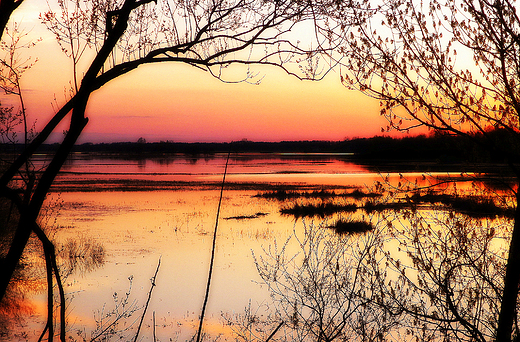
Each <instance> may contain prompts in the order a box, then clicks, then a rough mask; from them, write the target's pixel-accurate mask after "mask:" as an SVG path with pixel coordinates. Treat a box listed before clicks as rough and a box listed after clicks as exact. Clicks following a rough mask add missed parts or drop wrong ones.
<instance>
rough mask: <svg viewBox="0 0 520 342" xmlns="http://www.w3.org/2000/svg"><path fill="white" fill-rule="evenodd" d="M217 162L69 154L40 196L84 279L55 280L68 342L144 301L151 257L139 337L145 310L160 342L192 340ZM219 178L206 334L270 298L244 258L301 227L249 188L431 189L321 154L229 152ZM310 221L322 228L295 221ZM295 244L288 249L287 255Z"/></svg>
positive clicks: (39, 300) (41, 301)
mask: <svg viewBox="0 0 520 342" xmlns="http://www.w3.org/2000/svg"><path fill="white" fill-rule="evenodd" d="M225 157H226V156H224V155H215V156H212V157H211V158H205V159H193V158H191V159H190V158H185V157H181V156H178V157H175V158H162V159H154V160H148V159H139V160H124V159H118V158H112V159H108V158H98V157H96V158H92V157H91V156H85V155H77V156H74V158H73V159H71V160H70V161H69V162H68V164H67V165H66V166H65V168H64V173H63V174H62V175H60V176H59V178H58V180H57V183H56V184H57V186H56V187H55V188H54V189H55V190H60V191H63V192H62V193H58V192H54V193H51V195H50V196H49V198H48V201H54V200H56V199H57V198H59V199H60V201H62V202H63V206H62V208H61V210H60V212H59V215H58V216H56V220H57V224H58V225H59V226H60V227H61V228H60V229H59V231H58V232H57V233H56V237H55V240H56V242H57V243H58V244H59V245H61V246H63V249H62V254H61V255H62V257H63V259H62V264H63V266H62V267H64V269H65V268H67V269H72V268H76V269H78V268H81V269H82V270H83V271H84V272H77V273H74V272H66V273H68V274H69V276H68V277H67V279H66V282H65V285H66V292H67V293H68V296H69V297H68V299H69V300H70V304H69V307H68V315H69V316H68V324H69V326H70V328H71V331H80V332H81V334H80V335H79V337H78V338H80V339H81V338H86V339H89V338H91V337H92V336H91V332H93V331H95V330H96V327H97V326H99V322H100V320H103V319H110V317H108V316H107V314H108V313H110V312H113V310H118V308H120V309H121V301H122V300H123V299H121V298H126V299H125V300H126V301H127V303H128V305H129V306H128V307H127V308H132V309H129V310H130V311H131V310H134V309H135V308H136V307H135V306H131V305H134V304H133V303H135V305H137V307H141V306H142V305H144V303H145V301H146V296H147V293H148V291H149V288H150V278H151V277H152V276H153V274H154V271H155V268H156V266H157V263H158V260H159V258H161V268H160V271H159V274H158V277H157V279H156V284H157V287H156V288H155V289H154V292H153V296H152V299H151V302H150V308H149V313H150V314H149V315H147V317H146V320H145V322H146V325H145V327H143V330H142V333H141V336H142V337H143V340H145V341H150V340H153V334H154V332H153V327H152V326H153V324H152V315H151V313H152V312H153V313H154V315H155V317H156V322H155V326H156V328H155V330H156V331H155V333H156V335H157V338H158V339H159V340H169V339H170V338H172V339H173V340H175V339H178V340H186V339H187V338H189V337H190V336H191V335H192V334H193V333H194V329H195V328H194V327H195V326H196V321H197V319H198V315H199V312H200V309H201V306H202V299H203V294H204V290H205V288H204V287H205V284H206V277H207V273H208V265H209V256H210V248H211V236H212V232H213V228H214V224H215V215H216V212H217V204H218V199H219V189H218V187H219V181H220V180H221V178H222V172H223V170H224V164H225ZM228 172H229V174H228V176H227V181H228V182H229V183H230V186H229V187H228V188H225V191H224V198H223V202H222V208H221V214H220V217H221V218H226V219H222V220H220V223H219V234H218V238H217V255H216V260H215V267H216V269H215V271H214V278H213V280H212V288H211V292H210V300H209V305H208V314H207V317H208V327H207V328H206V329H207V332H208V333H213V334H214V336H215V335H218V334H220V333H222V334H225V333H226V331H228V330H229V328H228V327H226V326H225V325H224V323H223V321H222V320H221V315H222V314H223V313H225V314H226V315H229V314H233V313H239V312H243V310H244V308H245V307H246V306H248V305H249V303H252V305H253V306H254V307H260V306H262V305H263V304H265V303H267V302H268V300H269V293H268V291H267V289H266V288H265V287H262V286H260V285H259V282H260V280H261V279H260V278H259V275H258V272H257V270H256V268H255V266H254V262H253V258H252V251H254V252H256V253H258V252H261V251H262V249H263V248H267V246H269V245H270V244H272V243H273V241H275V240H276V241H282V242H283V241H285V240H286V239H287V238H288V237H289V236H290V235H291V234H292V233H293V232H294V231H295V230H296V231H298V230H301V229H303V226H302V224H301V221H300V220H296V219H295V218H294V217H291V216H286V215H282V214H281V213H280V203H278V202H277V201H273V200H272V199H269V198H265V197H262V196H256V195H258V194H259V192H262V190H270V189H273V188H284V187H288V188H289V189H296V190H302V189H303V190H305V191H313V190H322V189H329V190H330V191H338V193H352V191H353V190H352V189H354V188H361V189H363V190H365V189H364V187H365V186H368V187H373V184H374V182H376V181H382V180H386V181H388V182H395V183H398V182H404V179H406V180H408V181H410V182H412V183H413V184H419V185H420V184H428V182H430V181H431V180H429V179H427V178H424V177H423V175H422V174H420V173H408V174H404V175H403V174H399V173H397V172H396V173H388V174H384V175H380V174H378V173H371V172H369V171H368V170H367V169H366V168H365V167H363V166H360V165H356V164H355V163H353V162H351V161H349V160H348V158H347V157H345V156H336V157H334V156H330V155H327V156H315V155H312V156H304V155H269V156H266V155H251V154H248V155H235V156H233V158H232V161H231V162H230V166H229V169H228ZM436 176H439V177H441V176H446V177H447V176H450V175H449V174H443V173H437V174H436ZM252 184H254V186H253V185H252ZM123 185H124V186H123ZM231 185H233V186H231ZM446 186H448V185H446ZM107 190H110V191H107ZM143 190H146V191H143ZM152 190H153V191H152ZM350 201H352V202H356V199H352V198H351V199H350ZM337 215H338V217H339V218H341V216H342V215H344V214H341V213H340V214H337ZM356 215H358V216H359V215H360V214H356ZM347 216H348V217H351V216H352V215H351V214H348V215H347ZM313 220H316V222H321V221H322V219H319V218H312V217H308V218H307V219H305V221H306V222H309V221H313ZM297 247H298V246H297V245H296V244H295V245H294V246H293V245H289V246H287V252H291V250H294V251H296V250H297ZM65 256H67V257H66V258H65ZM80 261H83V264H82V265H83V266H80V265H79V264H78V262H80ZM130 280H131V283H132V284H131V286H132V288H131V290H129V283H130ZM31 299H32V304H31V305H32V306H33V307H36V308H37V309H36V312H39V311H43V307H44V305H45V295H44V294H41V293H36V294H34V295H32V298H31ZM118 303H119V304H118ZM118 305H119V306H118ZM38 308H39V309H38ZM20 310H22V309H20ZM34 316H35V319H34V321H35V323H36V325H34V327H36V328H34V329H33V330H32V331H34V333H35V334H38V333H39V332H38V325H37V324H38V323H40V324H41V322H42V321H43V319H44V316H43V314H42V315H38V314H36V315H34ZM112 317H113V316H112ZM134 321H135V318H134V317H132V318H130V319H128V321H127V322H124V323H121V324H122V325H121V326H120V329H122V330H121V334H122V336H131V334H132V333H133V331H135V329H128V324H131V322H134ZM124 324H127V325H126V326H125V325H124ZM125 329H127V330H125ZM125 334H127V335H125ZM31 339H34V336H32V337H31Z"/></svg>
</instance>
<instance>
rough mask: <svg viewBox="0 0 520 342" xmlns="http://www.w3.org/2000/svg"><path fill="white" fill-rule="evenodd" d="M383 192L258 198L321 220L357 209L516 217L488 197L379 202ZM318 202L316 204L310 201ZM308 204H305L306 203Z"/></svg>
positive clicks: (444, 195) (285, 193) (300, 193)
mask: <svg viewBox="0 0 520 342" xmlns="http://www.w3.org/2000/svg"><path fill="white" fill-rule="evenodd" d="M382 196H383V194H382V193H375V192H363V191H361V190H354V191H352V192H349V193H340V194H337V193H335V192H334V191H329V190H320V191H312V192H308V191H286V190H275V191H269V192H264V193H260V194H257V195H255V197H261V198H266V199H275V200H277V201H280V202H283V203H282V204H281V206H282V207H281V208H280V213H282V214H284V215H292V216H294V217H295V218H302V217H321V218H325V217H328V216H332V215H334V214H338V213H353V212H356V211H357V210H364V211H365V212H366V213H373V212H382V211H385V210H403V209H412V210H420V209H423V210H428V209H432V208H435V209H437V210H445V211H454V212H457V213H461V214H464V215H467V216H470V217H476V218H479V217H480V218H495V217H507V218H513V217H514V208H512V207H509V206H506V205H505V204H503V205H497V204H496V203H495V201H494V200H493V199H492V198H490V197H489V196H488V195H486V196H483V195H481V196H477V195H465V196H463V195H458V194H457V193H454V194H448V193H442V194H437V193H433V192H429V193H426V194H420V193H413V194H412V195H411V196H405V197H403V198H397V200H395V199H394V200H389V199H388V198H386V197H385V199H384V200H381V201H377V200H376V199H377V198H380V197H382ZM338 198H353V199H355V200H357V201H361V200H362V199H365V198H368V199H369V200H367V201H365V202H362V203H360V204H358V203H337V201H334V200H335V199H338ZM309 200H317V201H309ZM305 201H306V202H305Z"/></svg>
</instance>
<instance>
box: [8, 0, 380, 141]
mask: <svg viewBox="0 0 520 342" xmlns="http://www.w3.org/2000/svg"><path fill="white" fill-rule="evenodd" d="M41 3H44V1H43V0H26V2H25V3H24V6H25V8H22V10H21V11H20V13H18V14H17V15H18V18H21V19H22V20H23V22H24V23H25V27H27V29H28V30H32V34H35V35H39V36H42V37H43V38H44V40H43V42H41V43H39V44H38V46H37V47H35V48H32V49H31V50H30V51H29V53H30V54H31V55H32V56H37V57H38V59H39V60H38V62H37V64H36V65H35V66H34V67H33V68H32V69H31V70H30V71H28V72H27V73H26V74H25V75H24V78H23V84H24V88H25V98H26V103H27V107H28V111H29V115H30V117H31V118H32V119H35V118H36V119H37V123H36V127H37V129H38V128H41V127H42V126H43V124H44V123H45V122H46V120H47V119H48V118H49V117H50V115H52V113H53V112H54V110H53V108H52V105H51V103H52V102H53V99H54V98H56V101H57V103H58V104H63V103H64V100H65V91H66V87H67V85H68V82H69V80H70V79H71V67H70V65H71V63H70V61H69V60H68V59H66V58H65V57H64V56H63V54H62V53H61V52H60V51H59V48H58V47H57V44H56V43H55V42H54V40H53V39H52V37H49V36H48V35H47V33H46V32H45V31H44V28H42V26H41V24H39V22H38V20H35V19H34V18H35V17H36V18H37V13H39V12H38V9H37V7H34V4H41ZM257 70H259V71H260V73H261V74H262V75H264V76H265V77H264V79H263V81H262V83H261V84H260V85H258V86H256V85H251V84H246V83H242V84H226V83H222V82H221V81H219V80H216V79H214V78H213V77H211V76H210V75H209V74H207V73H205V72H203V71H200V70H197V69H194V68H192V67H189V66H186V65H182V64H163V65H152V66H145V67H141V68H139V69H138V70H136V71H134V72H132V73H130V74H128V75H125V76H123V77H120V78H119V79H117V80H115V81H112V83H109V84H108V85H107V86H105V87H104V88H102V89H101V90H99V91H97V92H96V93H94V94H93V95H92V97H91V99H90V102H89V107H88V113H87V115H88V116H89V118H90V121H89V124H88V126H87V128H86V130H85V132H84V135H83V137H82V138H81V141H80V142H102V141H136V140H137V139H138V138H139V137H144V138H145V139H146V140H147V141H160V140H172V141H183V142H193V141H204V142H213V141H217V142H221V141H232V140H240V139H249V140H253V141H280V140H342V139H344V138H352V137H367V136H373V135H378V134H381V127H382V126H384V125H385V124H386V121H385V120H384V119H383V118H381V117H380V116H379V105H378V102H376V101H374V100H371V99H369V98H368V97H366V96H364V95H362V94H360V93H358V92H354V91H348V90H346V89H345V88H344V87H343V86H342V85H341V84H340V82H339V75H338V74H337V73H331V74H329V75H328V76H327V78H326V79H325V80H323V81H319V82H310V81H298V80H297V79H295V78H293V77H291V76H288V75H286V74H285V73H283V72H282V71H281V70H279V69H277V68H274V67H270V68H265V67H263V68H257ZM4 102H5V100H4ZM65 128H66V127H62V128H60V130H59V131H58V132H61V131H62V130H63V129H65ZM60 135H61V133H56V135H55V138H56V137H59V136H60Z"/></svg>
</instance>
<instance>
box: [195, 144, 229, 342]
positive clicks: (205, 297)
mask: <svg viewBox="0 0 520 342" xmlns="http://www.w3.org/2000/svg"><path fill="white" fill-rule="evenodd" d="M230 154H231V152H228V155H227V159H226V167H225V168H224V176H223V177H222V186H221V188H220V198H219V200H218V208H217V217H216V219H215V229H214V231H213V245H212V247H211V260H210V262H209V274H208V283H207V285H206V295H205V296H204V303H203V304H202V312H201V314H200V322H199V330H198V331H197V342H200V336H201V334H202V324H203V321H204V314H205V313H206V305H207V304H208V297H209V288H210V284H211V276H212V274H213V264H214V260H215V249H216V242H217V228H218V218H219V215H220V206H221V205H222V194H223V193H224V184H225V183H226V174H227V168H228V164H229V156H230Z"/></svg>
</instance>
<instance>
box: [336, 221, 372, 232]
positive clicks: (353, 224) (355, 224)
mask: <svg viewBox="0 0 520 342" xmlns="http://www.w3.org/2000/svg"><path fill="white" fill-rule="evenodd" d="M327 228H332V229H334V231H335V232H336V233H338V234H352V233H364V232H367V231H370V230H373V229H374V228H375V227H374V226H373V225H372V224H371V223H370V222H367V221H362V220H338V221H336V222H335V223H334V224H333V225H330V226H327Z"/></svg>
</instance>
